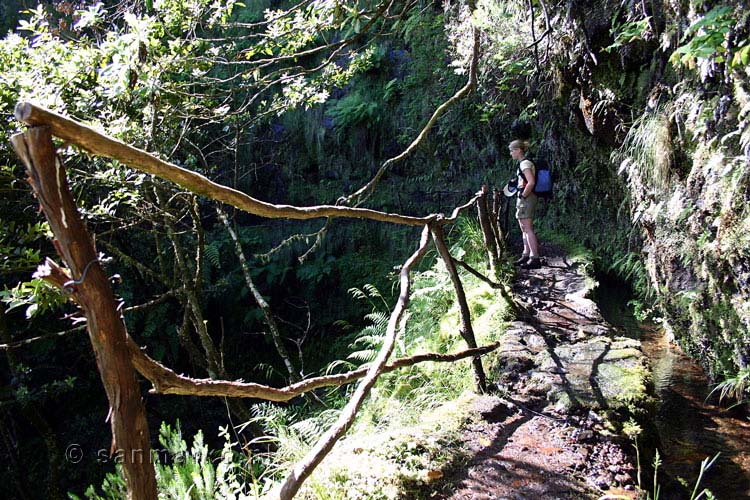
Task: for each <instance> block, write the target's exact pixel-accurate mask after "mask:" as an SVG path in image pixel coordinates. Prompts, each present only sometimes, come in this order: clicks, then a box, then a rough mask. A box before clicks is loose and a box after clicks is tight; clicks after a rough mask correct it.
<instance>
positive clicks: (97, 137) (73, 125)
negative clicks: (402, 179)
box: [15, 102, 434, 226]
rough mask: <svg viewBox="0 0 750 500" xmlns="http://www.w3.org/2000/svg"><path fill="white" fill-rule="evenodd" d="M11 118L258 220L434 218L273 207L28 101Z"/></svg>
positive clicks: (414, 221)
mask: <svg viewBox="0 0 750 500" xmlns="http://www.w3.org/2000/svg"><path fill="white" fill-rule="evenodd" d="M15 115H16V118H17V119H18V120H19V121H21V122H23V123H25V124H27V125H30V126H32V127H36V126H46V127H49V129H50V131H51V133H52V135H54V136H56V137H59V138H60V139H63V140H64V141H66V142H69V143H72V144H75V145H77V146H79V147H81V148H82V149H84V150H86V151H88V152H89V153H91V154H94V155H98V156H106V157H109V158H112V159H114V160H117V161H119V162H121V163H123V164H125V165H127V166H129V167H131V168H134V169H137V170H140V171H142V172H146V173H149V174H153V175H155V176H157V177H160V178H162V179H165V180H168V181H171V182H174V183H175V184H177V185H179V186H181V187H183V188H185V189H187V190H188V191H191V192H193V193H195V194H199V195H202V196H205V197H207V198H211V199H214V200H217V201H221V202H223V203H226V204H227V205H231V206H233V207H235V208H239V209H240V210H243V211H245V212H248V213H250V214H253V215H258V216H260V217H266V218H269V219H297V220H300V219H316V218H320V217H350V218H356V219H369V220H376V221H380V222H391V223H394V224H402V225H407V226H424V225H425V224H427V223H429V222H430V221H432V220H433V219H434V216H428V217H413V216H408V215H401V214H392V213H386V212H380V211H377V210H370V209H366V208H352V207H343V206H335V205H317V206H312V207H296V206H291V205H274V204H272V203H268V202H265V201H261V200H258V199H256V198H253V197H252V196H249V195H247V194H245V193H243V192H241V191H238V190H236V189H232V188H230V187H227V186H223V185H221V184H217V183H215V182H213V181H212V180H210V179H208V178H207V177H205V176H203V175H201V174H199V173H197V172H193V171H191V170H188V169H185V168H182V167H180V166H178V165H175V164H173V163H169V162H166V161H164V160H161V159H159V158H157V157H155V156H153V155H151V154H149V153H147V152H146V151H143V150H141V149H138V148H134V147H133V146H129V145H127V144H125V143H124V142H122V141H119V140H117V139H114V138H111V137H108V136H106V135H104V134H102V133H100V132H97V131H96V130H94V129H93V128H91V127H88V126H86V125H83V124H81V123H78V122H76V121H74V120H71V119H69V118H66V117H64V116H62V115H59V114H57V113H54V112H52V111H49V110H47V109H44V108H42V107H39V106H36V105H34V104H32V103H30V102H21V103H18V105H16V109H15Z"/></svg>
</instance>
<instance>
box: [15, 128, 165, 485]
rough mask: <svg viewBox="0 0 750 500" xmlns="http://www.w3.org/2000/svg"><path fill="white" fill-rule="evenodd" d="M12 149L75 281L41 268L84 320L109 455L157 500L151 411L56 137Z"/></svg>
mask: <svg viewBox="0 0 750 500" xmlns="http://www.w3.org/2000/svg"><path fill="white" fill-rule="evenodd" d="M11 142H12V143H13V147H14V148H15V150H16V152H17V153H18V155H19V156H20V157H21V159H22V160H23V162H24V163H25V164H26V167H27V169H28V175H29V183H30V184H31V186H32V188H33V189H34V192H35V194H36V197H37V199H38V200H39V203H40V204H41V206H42V209H43V210H44V214H45V216H46V217H47V220H48V221H49V224H50V229H51V230H52V233H53V234H54V236H55V240H54V244H55V248H56V249H57V251H58V253H59V254H60V256H61V257H62V259H63V260H64V261H65V263H66V264H67V266H68V267H69V269H70V273H71V275H72V276H71V275H67V273H66V271H64V270H62V269H61V268H60V267H59V266H57V265H56V264H55V263H54V262H52V261H50V260H49V259H48V260H47V263H46V264H45V265H43V266H40V269H39V271H38V273H39V275H41V276H42V277H44V278H45V279H48V280H49V281H52V282H53V283H54V284H55V285H57V286H59V287H60V288H62V289H63V290H65V291H66V293H70V295H71V298H72V299H73V300H75V302H77V303H78V305H79V306H80V307H81V309H82V310H83V313H84V315H85V316H86V320H87V328H88V332H89V338H90V340H91V345H92V347H93V349H94V354H95V356H96V362H97V366H98V368H99V374H100V376H101V379H102V383H103V385H104V389H105V391H106V393H107V398H108V399H109V404H110V422H111V427H112V435H113V442H112V450H111V451H113V452H116V453H117V455H118V457H121V458H122V465H123V471H124V473H125V480H126V482H127V485H128V498H130V499H133V500H141V499H148V500H151V499H153V500H156V498H157V494H156V477H155V475H154V466H153V463H152V461H151V444H150V442H149V432H148V423H147V421H146V410H145V407H144V405H143V401H142V399H141V393H140V388H139V386H138V381H137V379H136V376H135V370H134V368H133V364H132V362H131V359H130V352H129V349H128V346H127V341H128V334H127V331H126V330H125V324H124V323H123V321H122V316H121V315H120V313H119V311H118V310H117V303H116V302H115V297H114V294H113V293H112V288H111V286H110V283H109V279H108V278H107V276H106V275H105V274H104V271H103V269H102V267H101V265H100V264H99V260H98V257H97V252H96V249H95V248H94V243H93V241H92V239H91V236H90V235H89V234H88V232H87V230H86V227H85V225H84V223H83V221H82V220H81V217H80V215H79V213H78V210H77V209H76V206H75V202H74V200H73V196H72V195H71V193H70V189H69V187H68V182H67V178H66V174H65V168H64V166H63V164H62V162H61V161H60V160H59V159H58V158H57V155H56V152H55V147H54V144H53V143H52V136H51V134H50V130H49V128H47V127H34V128H31V129H29V130H28V131H27V132H26V133H24V134H18V135H15V136H13V137H12V138H11ZM73 277H75V279H74V278H73Z"/></svg>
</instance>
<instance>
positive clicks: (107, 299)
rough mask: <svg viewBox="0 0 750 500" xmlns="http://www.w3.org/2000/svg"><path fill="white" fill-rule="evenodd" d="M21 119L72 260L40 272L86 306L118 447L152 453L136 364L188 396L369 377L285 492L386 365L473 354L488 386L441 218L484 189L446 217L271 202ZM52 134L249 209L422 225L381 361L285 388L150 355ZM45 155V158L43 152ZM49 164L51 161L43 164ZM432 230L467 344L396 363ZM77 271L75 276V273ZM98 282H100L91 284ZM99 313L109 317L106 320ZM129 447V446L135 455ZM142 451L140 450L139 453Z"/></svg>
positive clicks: (24, 106) (285, 395)
mask: <svg viewBox="0 0 750 500" xmlns="http://www.w3.org/2000/svg"><path fill="white" fill-rule="evenodd" d="M16 116H17V118H18V119H19V120H21V121H23V122H25V123H27V124H29V125H31V126H32V128H30V129H29V130H28V131H27V132H25V133H24V134H19V135H17V136H14V137H13V139H12V142H13V145H14V147H15V148H16V151H17V152H18V154H19V156H20V157H21V158H22V160H23V161H24V163H25V164H26V166H27V169H28V171H29V181H30V183H31V184H32V187H33V188H34V191H35V193H36V195H37V198H38V199H39V201H40V204H41V205H42V208H43V209H44V213H45V215H46V217H47V219H48V220H49V221H50V227H51V228H52V231H53V234H54V237H55V239H54V240H53V242H54V244H55V248H56V250H57V252H58V253H59V255H60V256H61V257H62V258H63V260H64V261H65V262H66V263H67V265H68V267H69V268H70V270H71V271H70V272H69V271H67V270H65V269H64V268H62V267H60V266H58V265H57V264H56V263H55V262H54V261H52V260H50V259H48V260H47V261H46V263H45V265H43V266H41V270H42V271H43V272H41V273H40V274H39V276H40V277H43V278H44V279H47V280H48V281H50V282H52V283H53V284H55V285H56V286H58V287H59V288H61V289H62V290H65V291H66V293H69V294H70V295H71V298H72V299H73V300H75V301H76V302H77V303H78V304H79V305H81V307H82V309H83V311H84V313H85V315H86V319H87V327H88V330H89V336H90V338H91V342H92V345H93V346H94V350H95V351H96V352H97V361H98V364H99V371H100V373H101V377H102V380H103V382H104V385H105V389H106V390H107V395H108V397H109V401H110V405H111V406H112V412H113V417H112V429H113V437H114V445H116V446H117V447H118V449H124V450H125V451H126V452H128V450H130V453H131V455H132V451H133V450H140V454H141V455H144V454H146V456H150V451H148V450H150V443H149V434H148V428H147V426H146V423H145V409H144V407H143V402H142V401H141V400H140V395H139V390H138V383H137V380H136V379H135V371H138V372H139V373H140V374H141V375H143V376H144V377H145V378H146V379H147V380H149V381H150V382H151V384H152V385H153V389H152V391H153V392H156V393H161V394H185V395H187V394H190V395H200V396H229V397H253V398H260V399H265V400H269V401H289V400H290V399H292V398H294V397H296V396H299V395H302V394H304V393H306V392H309V391H311V390H314V389H316V388H319V387H326V386H335V385H342V384H346V383H351V382H353V381H355V380H358V379H364V380H362V382H361V383H360V385H359V386H358V388H357V389H356V391H355V392H354V395H353V397H352V399H351V400H350V401H349V403H347V405H346V407H345V408H344V410H343V411H342V413H341V416H340V418H339V421H338V422H337V423H336V424H334V426H333V427H332V428H331V429H329V431H328V432H327V433H326V434H325V435H324V436H323V437H322V438H321V440H320V441H319V442H318V444H316V445H315V447H314V448H313V450H312V451H311V452H310V454H309V455H308V456H307V457H305V458H304V459H303V460H302V461H301V462H299V463H298V464H297V465H296V466H295V467H294V469H293V471H292V473H291V474H290V475H289V476H288V477H287V478H286V480H285V481H284V482H283V485H282V487H281V490H280V493H279V495H280V497H281V498H283V499H285V500H286V499H291V498H292V497H293V496H294V494H295V493H296V492H297V491H298V489H299V487H300V486H301V484H302V482H303V481H304V480H305V478H307V477H308V476H309V474H310V473H311V472H312V470H313V469H314V468H315V467H316V466H317V465H318V464H319V463H320V461H321V460H322V459H323V458H324V457H325V455H326V454H327V453H328V452H329V451H330V450H331V449H332V447H333V445H334V444H335V442H336V441H337V440H338V439H340V438H341V437H342V436H343V434H344V433H345V432H346V431H347V430H348V428H349V427H350V426H351V423H352V421H353V419H354V416H355V414H356V412H357V410H358V409H359V408H360V407H361V405H362V403H363V401H364V399H365V398H366V397H367V394H368V393H369V391H370V389H371V388H372V386H373V385H374V384H375V382H376V381H377V378H378V377H379V376H380V375H381V374H382V373H384V372H386V371H391V370H395V369H397V368H399V367H402V366H410V365H412V364H416V363H419V362H423V361H454V360H457V359H462V358H465V357H471V358H472V359H473V362H472V363H473V365H474V369H475V376H476V380H477V387H478V389H479V390H480V391H484V390H485V389H486V377H485V374H484V371H483V368H482V364H481V359H480V356H481V355H482V354H485V353H486V352H489V351H490V350H492V349H494V348H496V347H497V346H498V345H499V343H494V344H490V345H489V346H484V347H477V343H476V339H475V338H474V332H473V328H472V326H471V317H470V313H469V307H468V302H467V301H466V296H465V294H464V292H463V286H462V284H461V279H460V276H459V275H458V273H457V271H456V268H455V265H454V260H453V258H452V257H451V255H450V252H449V250H448V248H447V245H446V243H445V236H444V232H443V226H444V225H445V224H449V223H452V222H455V220H456V219H457V217H458V216H459V214H460V212H461V211H463V210H466V209H468V208H470V207H471V206H473V205H475V204H476V203H485V206H486V203H487V201H486V196H487V193H486V190H483V191H481V192H479V193H477V194H476V195H475V196H474V197H473V198H472V199H471V200H470V201H469V202H467V203H466V204H464V205H461V206H459V207H456V209H455V210H454V211H453V212H452V214H451V216H450V217H448V218H446V217H443V216H441V215H430V216H427V217H412V216H404V215H400V214H388V213H385V212H378V211H376V210H369V209H362V208H349V207H340V206H314V207H294V206H289V205H273V204H270V203H266V202H263V201H260V200H257V199H255V198H252V197H250V196H248V195H246V194H244V193H241V192H239V191H236V190H234V189H231V188H228V187H226V186H222V185H219V184H216V183H214V182H212V181H210V180H209V179H207V178H206V177H204V176H202V175H200V174H197V173H195V172H192V171H189V170H186V169H183V168H181V167H179V166H177V165H174V164H171V163H168V162H165V161H163V160H160V159H158V158H156V157H154V156H152V155H150V154H148V153H146V152H145V151H142V150H139V149H136V148H133V147H131V146H129V145H126V144H124V143H122V142H120V141H118V140H116V139H112V138H109V137H107V136H105V135H103V134H100V133H99V132H96V131H94V130H93V129H91V128H89V127H87V126H85V125H82V124H80V123H77V122H75V121H73V120H70V119H68V118H65V117H62V116H60V115H58V114H56V113H52V112H50V111H47V110H45V109H42V108H40V107H37V106H34V105H33V104H30V103H20V104H19V105H18V106H17V107H16ZM52 135H56V136H58V137H60V138H62V139H64V140H65V141H67V142H70V143H73V144H76V145H78V146H80V147H81V148H83V149H85V150H87V151H89V152H90V153H93V154H96V155H102V156H106V157H109V158H113V159H115V160H118V161H120V162H122V163H124V164H126V165H128V166H130V167H133V168H136V169H139V170H141V171H144V172H147V173H151V174H153V175H156V176H158V177H161V178H163V179H166V180H170V181H172V182H175V183H177V184H178V185H180V186H182V187H184V188H186V189H188V190H190V191H192V192H194V193H196V194H200V195H204V196H207V197H209V198H212V199H215V200H218V201H223V202H225V203H228V204H230V205H233V206H235V207H237V208H239V209H241V210H244V211H247V212H249V213H252V214H255V215H258V216H262V217H269V218H288V219H311V218H316V217H352V218H361V219H370V220H379V221H383V222H390V223H395V224H402V225H408V226H414V225H422V226H423V227H424V229H423V232H422V238H421V242H420V245H419V248H418V250H417V251H416V252H415V253H414V254H413V255H412V256H411V257H410V258H409V259H408V260H407V261H406V263H405V264H404V266H403V267H402V269H401V273H400V278H399V279H400V285H401V293H400V295H399V299H398V302H397V304H396V306H395V308H394V309H393V311H392V312H391V317H390V320H389V323H388V328H387V334H386V339H385V340H384V345H383V347H382V348H381V351H380V353H379V354H378V357H377V358H376V361H375V362H374V363H373V364H372V365H370V366H369V367H368V368H362V369H360V370H354V371H352V372H349V373H345V374H336V375H329V376H325V377H316V378H313V379H307V380H302V381H299V382H297V383H293V384H291V385H289V386H287V387H284V388H273V387H269V386H265V385H262V384H255V383H249V382H242V381H228V380H218V379H216V378H213V379H193V378H190V377H186V376H183V375H178V374H176V373H175V372H174V371H172V370H170V369H169V368H167V367H165V366H163V365H161V364H160V363H157V362H156V361H154V360H153V359H151V358H150V357H148V356H147V355H146V354H145V353H144V352H143V351H142V350H141V348H140V347H139V346H138V345H137V344H136V343H135V342H134V341H133V340H132V339H131V338H130V336H129V335H128V333H127V331H126V329H125V325H124V323H123V321H122V316H121V313H120V311H119V310H118V305H117V304H116V303H115V301H114V296H113V294H112V290H111V286H110V283H109V281H108V280H107V278H106V276H104V273H103V270H102V268H101V266H100V265H99V261H98V257H97V254H96V251H95V249H94V246H93V239H92V238H91V236H90V235H89V234H88V232H87V231H86V228H85V226H84V225H83V222H82V220H81V218H80V216H79V214H78V211H77V208H76V206H75V203H74V201H73V198H72V195H71V194H70V192H69V190H68V188H67V179H66V173H65V168H64V166H63V165H62V162H61V161H60V159H59V158H57V155H56V152H55V148H54V144H53V142H52ZM40 158H41V159H40ZM40 164H42V165H43V168H41V167H40V166H39V165H40ZM430 234H431V235H432V239H433V242H434V244H435V245H436V247H437V249H438V253H439V254H440V256H441V257H442V259H443V261H444V262H445V264H446V267H447V268H448V270H449V273H450V275H451V281H452V282H453V286H454V289H455V292H456V296H457V300H458V302H459V310H460V319H461V328H460V333H461V335H462V337H463V338H464V340H465V341H466V343H467V345H468V347H469V348H468V349H467V350H465V351H462V352H461V353H456V354H451V355H439V354H426V355H425V354H422V355H418V356H415V357H411V358H402V359H399V360H396V361H395V362H394V363H391V364H388V363H387V361H388V358H389V357H390V355H391V352H392V350H393V346H394V344H395V341H396V337H397V335H398V332H399V330H400V329H401V328H400V324H401V322H402V317H403V314H404V312H405V310H406V307H407V305H408V301H409V290H410V281H409V272H410V271H411V269H412V268H413V266H414V265H416V263H417V262H418V261H419V260H420V259H421V257H422V256H423V255H424V253H425V252H426V250H427V242H428V240H429V238H428V237H429V235H430ZM74 276H77V278H74ZM92 287H95V288H92ZM101 318H106V321H107V322H106V323H103V322H102V319H101ZM127 454H128V453H126V455H127ZM139 456H140V455H139ZM130 458H133V460H130V461H129V460H128V458H126V459H125V462H124V463H123V468H124V471H125V476H126V480H127V484H128V489H129V492H130V495H131V496H132V498H144V499H149V500H150V499H155V498H156V491H155V479H154V473H153V466H152V465H151V464H150V461H149V460H145V461H144V460H140V462H146V463H137V460H136V458H138V457H136V456H131V457H130Z"/></svg>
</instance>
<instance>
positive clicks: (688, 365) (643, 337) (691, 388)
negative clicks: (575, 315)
mask: <svg viewBox="0 0 750 500" xmlns="http://www.w3.org/2000/svg"><path fill="white" fill-rule="evenodd" d="M599 281H600V285H599V287H598V289H597V292H596V297H595V300H596V302H597V304H598V305H599V308H600V310H601V312H602V315H603V316H604V318H605V319H606V320H607V321H608V322H609V323H610V324H612V325H613V326H614V327H616V328H619V329H621V330H623V332H624V335H626V336H628V337H631V338H635V339H637V340H640V341H641V344H642V346H643V352H644V354H646V356H647V357H648V358H649V360H650V364H651V369H652V375H653V385H654V387H653V392H654V397H655V398H656V400H657V407H656V411H655V412H654V415H653V418H654V421H653V424H654V428H655V430H656V434H657V435H658V438H657V439H652V440H651V441H653V442H647V443H642V447H643V448H644V449H643V450H642V455H643V456H648V457H652V456H653V450H655V449H658V451H659V455H660V457H661V461H662V464H661V465H660V466H659V469H658V473H657V480H658V483H659V484H660V485H661V486H660V487H661V492H660V493H661V494H660V496H659V498H660V500H671V499H675V500H676V499H680V500H683V499H684V500H687V499H689V498H691V493H692V492H693V489H694V485H695V482H696V480H697V479H698V476H699V473H700V470H701V462H702V461H703V460H704V459H706V458H708V459H709V460H710V459H711V458H713V457H714V456H715V455H716V454H717V453H719V457H718V459H717V460H716V461H715V462H714V464H713V465H712V466H711V467H710V468H709V469H708V470H707V471H706V472H705V473H704V474H703V477H702V479H701V483H700V486H699V488H698V490H697V491H701V489H703V488H708V489H709V490H710V491H711V493H712V494H713V495H714V497H715V498H717V499H719V500H740V499H750V419H748V416H747V415H743V414H742V411H741V410H740V409H734V410H729V409H727V408H726V407H724V406H720V405H719V404H718V401H717V397H716V395H715V394H714V395H711V396H710V397H709V393H710V392H711V387H710V385H709V382H708V380H707V379H706V376H705V374H704V372H703V369H702V368H701V367H700V365H698V364H697V363H695V362H694V361H693V360H692V359H690V358H689V357H687V356H686V355H685V354H684V353H683V352H682V351H681V350H680V349H679V348H678V347H677V346H675V345H674V344H671V343H670V342H669V340H668V339H667V337H666V335H665V334H664V332H663V330H662V329H661V328H659V327H658V326H657V325H649V324H642V323H639V322H638V321H637V320H636V318H635V317H634V315H633V313H632V310H631V308H630V307H628V300H629V299H630V295H629V292H628V291H627V289H626V288H625V287H623V286H622V285H621V284H620V283H617V282H613V281H612V280H608V279H607V278H601V279H600V280H599ZM643 461H645V460H643ZM641 466H642V467H644V468H645V469H646V470H645V471H644V476H650V479H649V484H643V485H642V486H643V488H644V489H645V490H646V491H650V492H651V495H652V496H651V498H654V492H653V489H654V488H653V486H652V484H653V483H652V482H651V481H652V480H653V464H652V463H642V464H641ZM644 482H645V481H644ZM702 498H705V497H702Z"/></svg>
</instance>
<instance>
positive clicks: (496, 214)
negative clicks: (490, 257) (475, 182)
mask: <svg viewBox="0 0 750 500" xmlns="http://www.w3.org/2000/svg"><path fill="white" fill-rule="evenodd" d="M503 197H504V196H503V194H502V193H501V192H500V191H498V190H497V189H493V190H492V210H491V212H492V214H491V215H492V216H491V217H490V223H491V224H492V231H493V232H494V233H495V240H496V241H497V256H498V258H502V257H503V253H504V250H505V235H504V234H503V230H502V228H501V227H500V213H501V212H502V205H503Z"/></svg>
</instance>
